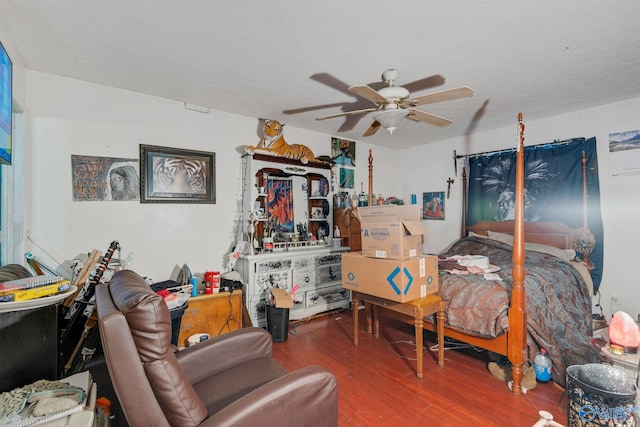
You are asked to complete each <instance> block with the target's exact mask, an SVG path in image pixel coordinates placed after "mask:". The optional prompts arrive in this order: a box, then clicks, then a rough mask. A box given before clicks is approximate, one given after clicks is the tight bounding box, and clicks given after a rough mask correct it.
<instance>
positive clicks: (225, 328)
mask: <svg viewBox="0 0 640 427" xmlns="http://www.w3.org/2000/svg"><path fill="white" fill-rule="evenodd" d="M241 328H242V291H241V290H239V289H235V290H234V291H233V293H229V292H220V293H217V294H209V295H200V296H197V297H192V298H189V306H188V307H187V309H186V310H185V312H184V314H183V315H182V319H181V320H180V334H179V335H178V346H179V347H182V346H184V347H186V346H187V340H188V339H189V337H190V336H191V335H193V334H200V333H203V334H209V336H210V337H211V338H213V337H216V336H218V335H220V334H223V333H225V332H230V331H235V330H236V329H241Z"/></svg>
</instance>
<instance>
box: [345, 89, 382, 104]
mask: <svg viewBox="0 0 640 427" xmlns="http://www.w3.org/2000/svg"><path fill="white" fill-rule="evenodd" d="M349 90H350V91H351V92H353V93H355V94H356V95H360V96H361V97H363V98H365V99H368V100H369V101H371V102H373V103H375V104H376V105H384V104H386V103H387V102H389V101H388V100H387V98H385V97H384V96H381V95H380V94H379V93H378V92H376V91H375V90H373V89H371V88H370V87H369V86H366V85H365V86H351V87H350V88H349Z"/></svg>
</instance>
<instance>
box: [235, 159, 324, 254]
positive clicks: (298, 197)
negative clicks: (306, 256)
mask: <svg viewBox="0 0 640 427" xmlns="http://www.w3.org/2000/svg"><path fill="white" fill-rule="evenodd" d="M243 168H244V171H243V177H244V186H243V197H242V199H243V209H242V218H241V221H242V227H241V231H242V233H243V235H242V236H239V238H241V239H243V240H247V241H248V240H250V233H251V231H253V232H254V242H253V244H254V246H255V247H256V251H257V252H260V251H261V250H263V249H264V248H265V244H264V240H263V239H264V237H269V238H272V239H273V245H271V244H270V245H269V247H268V250H271V249H274V250H278V249H280V250H283V251H284V250H285V249H288V248H289V247H314V246H325V245H330V242H331V236H332V222H333V212H332V207H331V202H330V201H331V200H332V197H333V194H332V191H331V190H332V189H331V165H330V164H327V163H323V162H309V163H307V164H303V163H301V162H300V161H298V160H292V159H286V158H283V157H277V156H270V155H264V154H257V153H256V154H254V155H250V154H246V155H245V156H244V157H243ZM252 212H253V215H254V217H255V223H254V224H255V225H252V223H251V220H250V219H251V213H252ZM252 228H254V230H252ZM310 236H312V237H310Z"/></svg>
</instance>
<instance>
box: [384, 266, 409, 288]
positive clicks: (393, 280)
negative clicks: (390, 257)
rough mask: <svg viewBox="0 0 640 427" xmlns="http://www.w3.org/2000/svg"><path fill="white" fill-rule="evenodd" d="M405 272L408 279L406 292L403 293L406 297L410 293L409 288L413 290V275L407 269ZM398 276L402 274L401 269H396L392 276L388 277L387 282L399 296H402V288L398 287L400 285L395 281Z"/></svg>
mask: <svg viewBox="0 0 640 427" xmlns="http://www.w3.org/2000/svg"><path fill="white" fill-rule="evenodd" d="M403 270H404V274H405V276H407V279H408V280H407V286H405V288H404V292H403V293H404V294H405V295H406V294H407V292H409V288H411V284H412V283H413V276H411V274H410V273H409V270H407V268H406V267H405V268H404V269H403ZM398 274H400V267H396V268H394V269H393V271H392V272H391V274H389V275H388V276H387V282H389V284H390V285H391V287H392V288H393V290H394V291H395V293H396V294H397V295H400V293H401V292H402V291H400V286H398V284H396V283H395V279H396V277H397V276H398Z"/></svg>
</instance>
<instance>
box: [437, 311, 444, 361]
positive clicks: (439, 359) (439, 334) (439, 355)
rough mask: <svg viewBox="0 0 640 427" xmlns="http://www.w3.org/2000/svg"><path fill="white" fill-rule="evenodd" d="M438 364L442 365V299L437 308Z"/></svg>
mask: <svg viewBox="0 0 640 427" xmlns="http://www.w3.org/2000/svg"><path fill="white" fill-rule="evenodd" d="M437 316H438V365H440V367H441V368H443V367H444V301H443V302H441V303H440V307H439V308H438V315H437Z"/></svg>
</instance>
